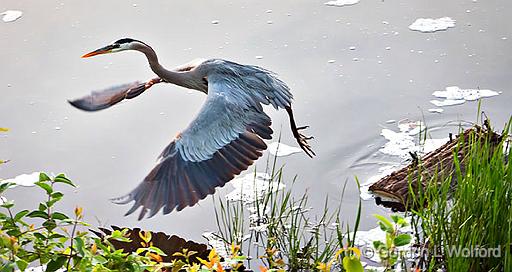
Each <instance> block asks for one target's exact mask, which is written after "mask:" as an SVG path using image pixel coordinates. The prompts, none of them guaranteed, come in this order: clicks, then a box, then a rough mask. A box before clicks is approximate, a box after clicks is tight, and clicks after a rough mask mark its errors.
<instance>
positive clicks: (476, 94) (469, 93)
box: [432, 86, 499, 101]
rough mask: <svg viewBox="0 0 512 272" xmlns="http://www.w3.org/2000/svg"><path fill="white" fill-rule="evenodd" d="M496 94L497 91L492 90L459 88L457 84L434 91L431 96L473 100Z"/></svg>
mask: <svg viewBox="0 0 512 272" xmlns="http://www.w3.org/2000/svg"><path fill="white" fill-rule="evenodd" d="M498 94H499V93H498V92H495V91H493V90H485V89H482V90H480V89H461V88H459V87H458V86H450V87H446V90H445V91H435V92H433V93H432V95H433V96H435V97H439V98H445V99H449V100H466V101H474V100H478V99H480V98H485V97H492V96H497V95H498Z"/></svg>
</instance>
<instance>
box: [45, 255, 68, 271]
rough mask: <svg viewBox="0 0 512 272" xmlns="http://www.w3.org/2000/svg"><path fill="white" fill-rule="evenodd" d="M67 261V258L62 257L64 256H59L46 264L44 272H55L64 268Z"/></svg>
mask: <svg viewBox="0 0 512 272" xmlns="http://www.w3.org/2000/svg"><path fill="white" fill-rule="evenodd" d="M67 260H68V258H67V257H64V256H60V257H58V258H57V259H55V260H51V261H50V262H49V263H48V265H47V266H46V272H55V271H57V270H58V269H59V268H61V267H62V266H64V264H65V263H66V261H67Z"/></svg>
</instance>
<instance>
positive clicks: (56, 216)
mask: <svg viewBox="0 0 512 272" xmlns="http://www.w3.org/2000/svg"><path fill="white" fill-rule="evenodd" d="M68 218H69V217H68V216H67V215H65V214H63V213H60V212H54V213H52V219H54V220H64V219H68Z"/></svg>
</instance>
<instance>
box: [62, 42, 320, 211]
mask: <svg viewBox="0 0 512 272" xmlns="http://www.w3.org/2000/svg"><path fill="white" fill-rule="evenodd" d="M124 50H136V51H140V52H142V53H144V54H145V55H146V57H147V59H148V62H149V65H150V68H151V69H152V70H153V72H154V73H155V74H156V75H157V76H158V78H154V79H152V80H150V81H148V82H134V83H131V84H124V85H120V86H117V87H113V88H109V89H106V90H103V91H99V92H93V93H91V94H90V95H88V96H85V97H83V98H80V99H76V100H73V101H70V103H71V104H72V105H73V106H75V107H77V108H80V109H82V110H86V111H96V110H100V109H105V108H108V107H110V106H112V105H114V104H117V103H118V102H120V101H122V100H124V99H131V98H134V97H137V96H138V95H140V94H141V93H143V92H144V91H145V90H147V89H148V88H150V87H151V86H152V85H154V84H158V83H162V82H166V83H172V84H175V85H178V86H182V87H185V88H189V89H194V90H198V91H200V92H203V93H206V94H207V98H206V101H205V103H204V105H203V106H202V108H201V110H200V111H199V113H198V114H197V116H196V117H195V118H194V119H193V121H192V122H191V123H190V125H189V126H188V127H187V128H186V129H185V130H183V131H182V132H181V133H180V134H179V135H178V136H177V137H176V138H175V139H174V140H173V141H172V142H171V143H170V144H169V145H168V146H167V147H166V148H165V149H164V151H163V152H162V153H161V155H160V157H159V160H158V163H157V165H156V166H155V167H154V168H153V170H151V172H150V173H149V174H148V175H147V176H146V178H145V179H144V180H143V182H142V183H141V184H139V185H138V186H137V187H136V188H135V189H134V190H133V191H131V192H130V193H129V194H127V195H126V196H123V197H120V198H116V199H113V202H114V203H118V204H128V203H130V202H132V201H133V202H134V204H133V206H132V208H131V209H130V210H129V211H128V212H127V215H128V214H131V213H133V212H135V211H136V210H137V209H138V208H139V207H142V209H141V212H140V214H139V219H142V218H143V217H144V216H145V215H146V214H148V212H149V217H151V216H154V215H155V214H156V213H158V211H160V210H163V213H164V214H168V213H170V212H172V211H173V210H178V211H180V210H182V209H183V208H185V207H187V206H193V205H195V204H196V203H197V202H198V201H199V200H201V199H203V198H205V197H206V196H208V195H210V194H213V193H214V192H215V188H217V187H221V186H224V184H225V183H226V182H228V181H230V180H232V179H233V178H234V176H236V175H238V174H240V173H241V172H242V171H243V170H246V169H247V168H248V167H249V166H250V165H251V164H252V163H253V162H254V161H255V160H257V159H258V158H259V157H261V156H262V152H263V151H264V150H265V149H266V147H267V146H266V144H265V142H264V141H263V139H271V138H272V133H273V131H272V129H271V128H270V125H271V120H270V117H269V116H268V115H267V114H266V113H265V112H264V111H263V107H262V105H272V106H273V107H274V108H275V109H280V108H282V109H286V111H287V112H288V114H289V117H290V124H291V128H292V132H293V135H294V137H295V138H296V139H297V142H298V143H299V145H300V146H301V147H302V149H303V150H304V151H305V152H306V154H308V155H309V156H313V155H314V152H313V151H312V150H311V148H310V146H309V144H308V143H307V140H309V139H311V138H308V137H305V136H303V135H302V134H300V133H299V132H298V131H299V130H301V129H304V128H305V127H300V128H297V127H296V125H295V121H294V120H293V113H292V110H291V102H292V99H293V96H292V94H291V93H290V89H289V88H288V86H287V85H286V84H285V83H284V82H283V81H281V80H280V79H278V78H277V76H276V75H275V74H274V73H272V72H270V71H268V70H266V69H263V68H260V67H257V66H251V65H241V64H238V63H235V62H230V61H226V60H222V59H209V60H195V61H192V62H190V63H187V64H185V65H182V66H180V67H177V68H175V69H173V70H167V69H165V68H163V66H162V65H160V63H159V61H158V57H157V55H156V53H155V51H154V50H153V49H152V48H151V47H150V46H149V45H147V44H145V43H143V42H141V41H137V40H134V39H129V38H126V39H121V40H118V41H116V42H114V43H112V44H111V45H108V46H106V47H103V48H100V49H98V50H95V51H93V52H91V53H88V54H86V55H84V56H83V57H90V56H94V55H99V54H105V53H113V52H118V51H124Z"/></svg>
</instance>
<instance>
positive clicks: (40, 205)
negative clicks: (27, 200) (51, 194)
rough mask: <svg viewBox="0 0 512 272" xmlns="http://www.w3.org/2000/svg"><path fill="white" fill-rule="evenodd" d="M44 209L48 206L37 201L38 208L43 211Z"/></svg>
mask: <svg viewBox="0 0 512 272" xmlns="http://www.w3.org/2000/svg"><path fill="white" fill-rule="evenodd" d="M46 209H48V207H46V205H44V203H39V208H38V210H40V211H42V212H44V211H46Z"/></svg>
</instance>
